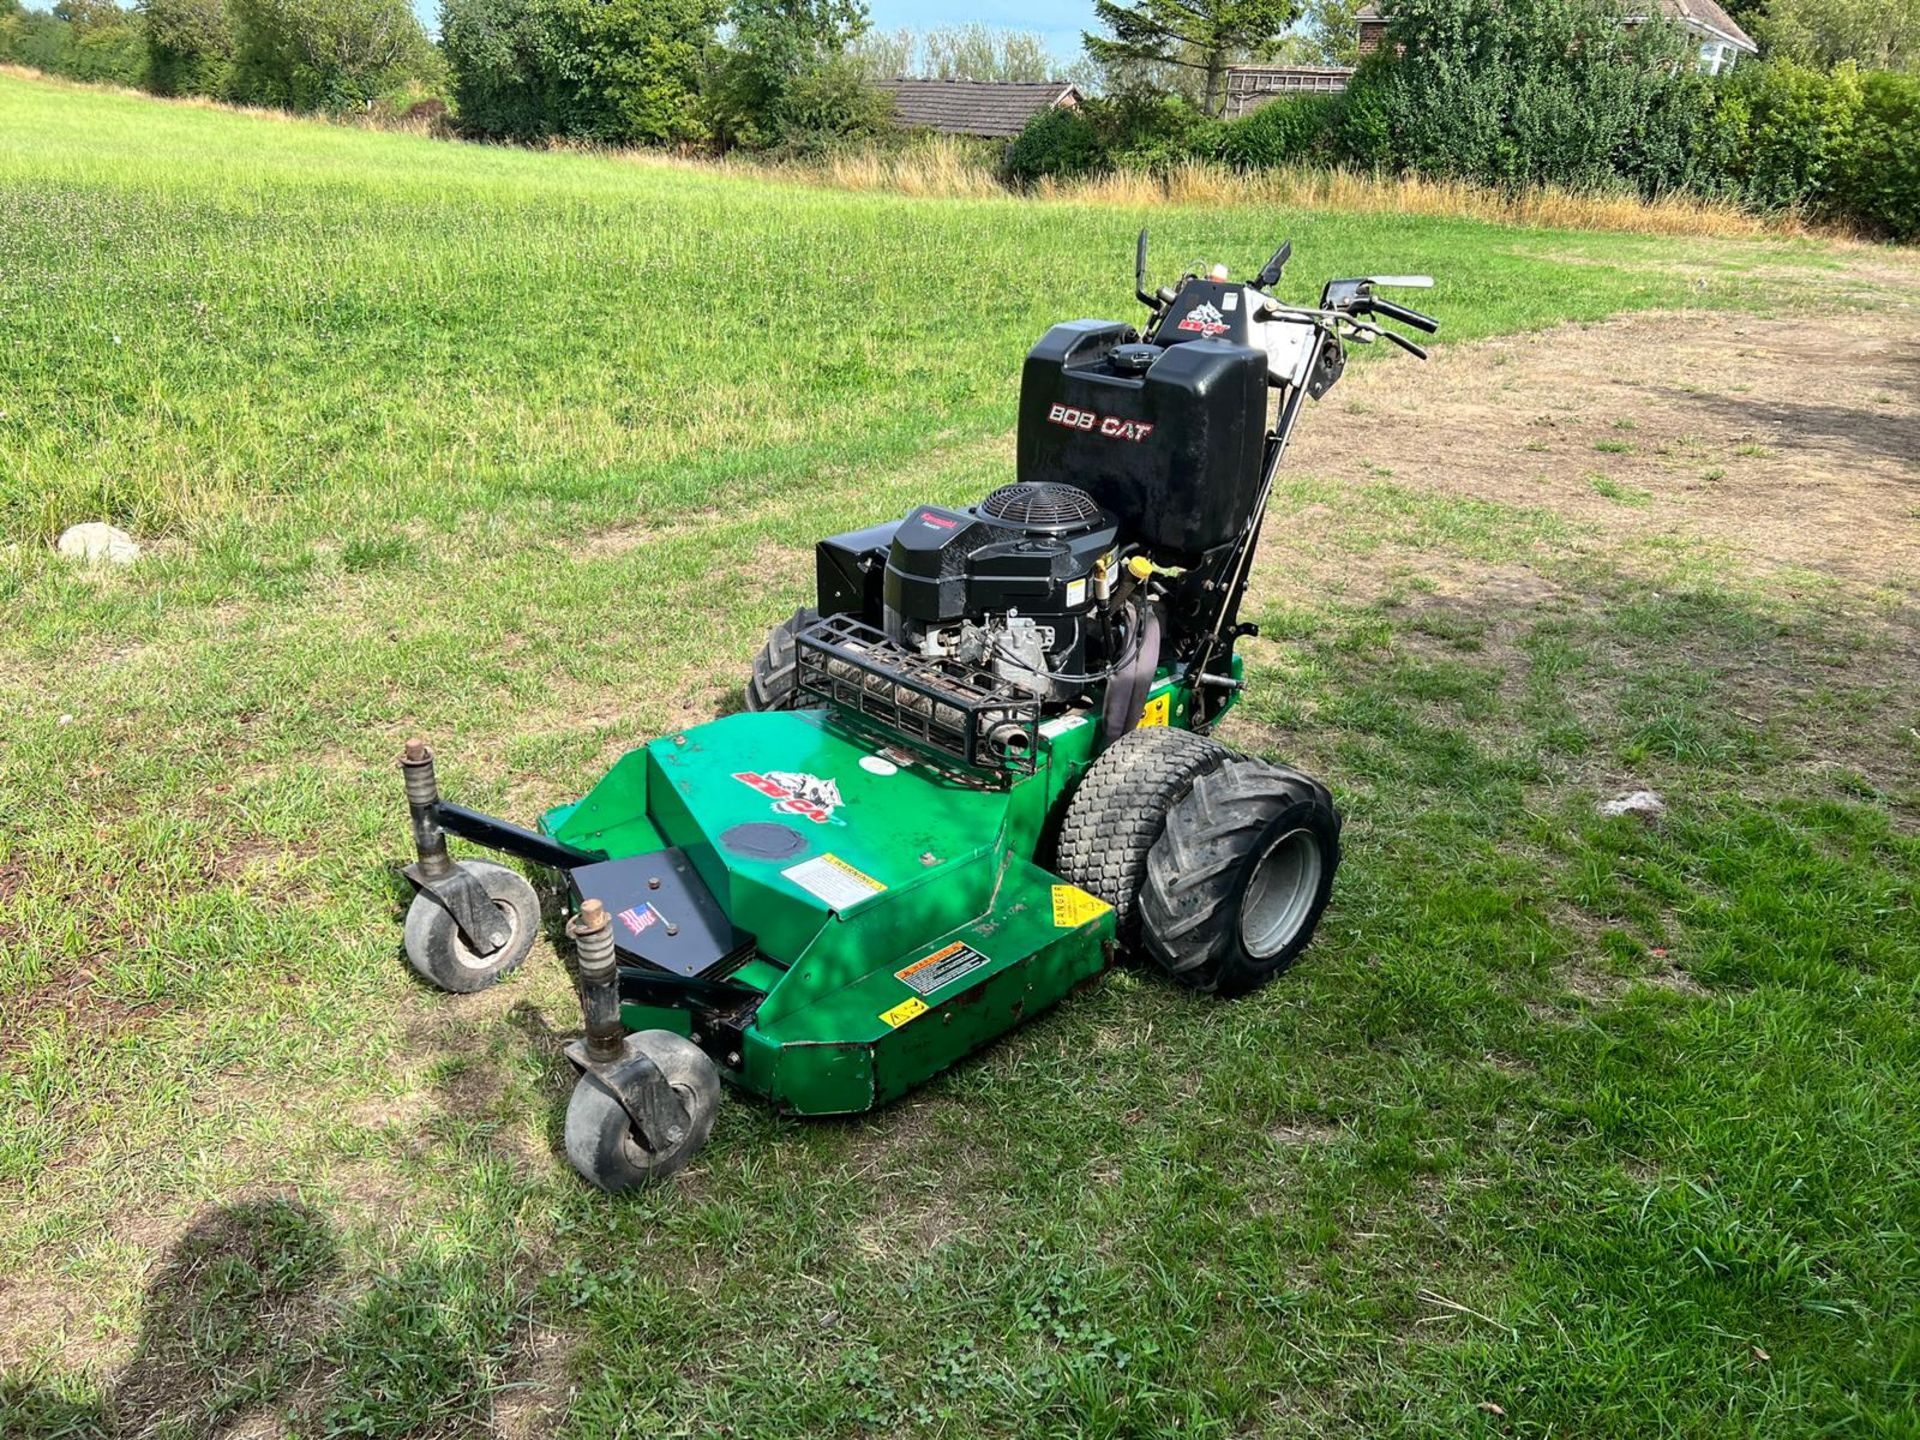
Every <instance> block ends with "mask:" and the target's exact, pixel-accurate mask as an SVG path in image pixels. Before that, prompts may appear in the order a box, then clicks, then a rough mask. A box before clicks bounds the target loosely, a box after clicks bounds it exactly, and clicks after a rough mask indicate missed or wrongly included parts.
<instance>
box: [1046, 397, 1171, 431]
mask: <svg viewBox="0 0 1920 1440" xmlns="http://www.w3.org/2000/svg"><path fill="white" fill-rule="evenodd" d="M1047 419H1049V420H1051V421H1052V422H1053V423H1054V424H1056V425H1064V426H1066V427H1067V429H1069V430H1084V431H1086V432H1088V433H1089V434H1093V435H1105V436H1106V437H1107V438H1108V439H1110V440H1144V439H1146V438H1147V437H1148V436H1149V435H1151V434H1152V433H1153V431H1154V427H1153V426H1152V425H1149V424H1148V423H1147V422H1146V421H1144V420H1128V419H1126V418H1125V417H1124V416H1120V415H1102V414H1100V413H1099V412H1098V411H1095V410H1082V409H1079V408H1078V407H1076V406H1073V405H1050V406H1048V407H1047Z"/></svg>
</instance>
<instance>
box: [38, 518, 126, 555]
mask: <svg viewBox="0 0 1920 1440" xmlns="http://www.w3.org/2000/svg"><path fill="white" fill-rule="evenodd" d="M55 548H56V549H58V550H59V552H60V553H61V554H62V555H65V556H68V557H69V558H71V559H74V560H84V561H86V562H87V564H89V565H100V564H107V565H131V564H132V563H133V562H134V561H136V560H138V559H139V558H140V546H139V545H138V544H137V543H135V541H134V538H133V537H132V536H131V535H129V534H127V532H126V531H124V530H122V529H119V528H118V527H117V526H113V525H104V524H102V523H101V522H100V521H98V520H93V521H89V522H88V523H87V524H85V525H69V526H68V527H67V528H66V529H65V530H62V531H61V532H60V539H59V540H58V542H56V545H55Z"/></svg>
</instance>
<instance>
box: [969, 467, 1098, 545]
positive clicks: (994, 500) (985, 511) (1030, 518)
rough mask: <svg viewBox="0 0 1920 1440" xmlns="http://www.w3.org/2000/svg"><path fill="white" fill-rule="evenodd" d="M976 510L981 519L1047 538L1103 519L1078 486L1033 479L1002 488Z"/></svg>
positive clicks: (1094, 523)
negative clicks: (1038, 533) (1046, 536)
mask: <svg viewBox="0 0 1920 1440" xmlns="http://www.w3.org/2000/svg"><path fill="white" fill-rule="evenodd" d="M978 510H979V514H980V517H981V518H982V519H985V520H993V521H997V522H998V523H999V524H1002V525H1006V526H1010V527H1012V528H1014V529H1018V530H1036V531H1039V532H1041V533H1043V534H1048V535H1060V534H1065V533H1066V532H1068V531H1070V530H1085V529H1088V528H1090V527H1092V526H1095V525H1099V524H1101V523H1103V522H1104V521H1105V520H1106V519H1107V515H1106V512H1105V511H1104V510H1102V509H1101V508H1100V504H1099V502H1098V501H1097V500H1095V499H1094V498H1093V496H1091V495H1089V494H1088V493H1087V492H1086V491H1084V490H1082V489H1081V488H1080V487H1079V486H1077V485H1060V484H1055V483H1052V482H1048V481H1035V480H1026V481H1021V482H1019V483H1018V484H1014V485H1002V486H1001V487H1000V488H999V489H998V490H996V491H994V492H993V493H992V494H991V495H989V496H987V498H986V499H984V500H982V501H981V502H980V505H979V507H978Z"/></svg>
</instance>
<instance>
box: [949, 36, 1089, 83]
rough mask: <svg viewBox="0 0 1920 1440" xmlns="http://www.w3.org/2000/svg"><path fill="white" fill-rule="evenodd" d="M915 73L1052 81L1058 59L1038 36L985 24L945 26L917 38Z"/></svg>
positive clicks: (1058, 69)
mask: <svg viewBox="0 0 1920 1440" xmlns="http://www.w3.org/2000/svg"><path fill="white" fill-rule="evenodd" d="M920 50H921V57H922V58H921V62H920V67H919V70H918V72H917V73H919V74H921V75H925V76H926V77H927V78H928V79H930V80H1000V81H1039V80H1052V79H1054V78H1055V77H1056V76H1058V75H1059V74H1060V62H1059V61H1058V60H1056V59H1054V57H1053V52H1052V51H1050V50H1049V49H1047V44H1046V42H1045V41H1044V40H1042V39H1041V38H1040V37H1039V36H1038V35H1035V34H1033V33H1032V32H1030V31H1026V30H999V29H995V28H993V27H991V26H987V25H979V24H974V25H948V26H944V27H942V28H941V29H938V30H929V31H928V32H927V33H926V34H925V35H924V36H922V37H921V40H920Z"/></svg>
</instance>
